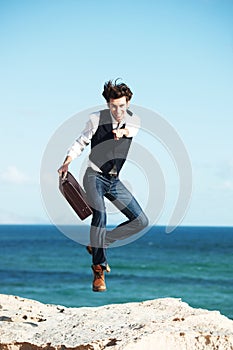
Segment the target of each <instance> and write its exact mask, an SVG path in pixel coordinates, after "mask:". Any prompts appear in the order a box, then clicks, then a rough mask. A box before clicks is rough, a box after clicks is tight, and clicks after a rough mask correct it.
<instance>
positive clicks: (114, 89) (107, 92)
mask: <svg viewBox="0 0 233 350" xmlns="http://www.w3.org/2000/svg"><path fill="white" fill-rule="evenodd" d="M119 79H120V78H118V79H116V80H115V81H114V82H113V81H112V80H109V81H107V82H106V83H105V84H104V91H103V93H102V95H103V97H104V98H105V100H106V101H107V102H109V101H110V98H113V99H117V98H121V97H123V96H125V97H126V101H127V102H128V101H130V99H131V97H132V95H133V93H132V91H131V90H130V88H129V87H128V86H127V85H126V84H124V83H120V84H117V80H119Z"/></svg>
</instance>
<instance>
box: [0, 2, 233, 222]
mask: <svg viewBox="0 0 233 350" xmlns="http://www.w3.org/2000/svg"><path fill="white" fill-rule="evenodd" d="M232 15H233V2H232V1H231V0H190V1H181V0H180V1H179V0H173V1H167V0H165V1H157V0H155V1H148V0H145V1H132V0H131V1H122V0H119V1H117V2H114V1H105V0H103V1H101V2H97V1H94V0H86V1H79V0H67V1H65V0H56V1H55V0H49V1H45V0H40V1H29V0H28V1H24V0H21V1H14V0H0V49H1V55H0V63H1V64H0V93H1V104H0V113H1V129H0V130H1V131H0V135H1V146H2V147H1V166H0V180H1V182H0V187H1V204H0V223H47V222H50V221H49V218H48V215H47V213H46V210H45V208H44V205H43V201H42V198H41V194H40V167H41V160H42V157H43V154H44V151H45V149H46V146H47V144H48V142H49V140H50V138H51V136H52V135H53V134H54V132H55V131H56V129H57V128H58V127H59V126H60V125H61V124H62V123H64V122H65V121H66V120H67V119H68V118H70V117H71V116H72V115H74V114H75V113H77V112H79V111H83V110H85V109H88V108H90V107H91V106H97V105H101V104H103V103H104V100H103V98H102V96H101V93H102V87H103V84H104V82H105V81H106V80H108V79H114V78H117V77H122V79H123V80H124V81H125V82H126V83H128V84H129V85H130V87H131V88H132V90H133V92H134V96H133V100H132V103H134V104H135V105H138V106H143V107H145V108H148V109H151V110H153V111H156V112H158V113H159V114H160V115H162V116H163V117H164V118H165V119H166V120H167V121H168V122H169V123H170V124H171V125H173V127H174V128H175V129H176V131H177V133H178V134H179V135H180V137H181V138H182V140H183V142H184V144H185V146H186V149H187V151H188V153H189V156H190V159H191V163H192V168H193V194H192V200H191V203H190V207H189V211H188V213H187V214H186V216H185V218H184V220H183V222H182V224H184V225H230V226H231V225H232V224H233V216H232V207H233V155H232V149H233V147H232V146H233V145H232V144H233V141H232V130H233V98H232V95H233V21H232ZM141 117H142V116H141ZM77 136H78V135H77ZM72 141H73V140H71V142H72ZM152 151H153V152H155V153H156V151H157V149H156V147H155V148H154V149H153V150H152ZM65 152H66V150H64V155H65ZM61 161H62V159H61ZM78 164H79V163H78V161H77V163H76V166H77V168H78ZM168 172H169V170H168ZM165 173H166V169H165ZM167 177H168V179H167V180H168V182H169V181H170V180H171V178H172V177H173V175H172V176H170V177H169V175H168V176H167ZM174 177H175V175H174ZM139 185H140V184H138V186H139ZM134 186H135V188H136V187H137V183H136V184H134ZM168 188H169V190H168V195H167V202H166V203H165V208H164V213H163V215H161V218H160V220H159V222H158V223H159V224H166V223H167V220H168V215H169V214H168V213H166V211H167V212H169V210H170V209H169V208H171V207H172V205H173V201H174V198H173V197H174V194H175V193H176V191H177V189H176V185H175V182H174V183H173V182H172V181H170V184H168ZM170 195H171V197H172V198H173V199H171V201H170V199H169V197H170Z"/></svg>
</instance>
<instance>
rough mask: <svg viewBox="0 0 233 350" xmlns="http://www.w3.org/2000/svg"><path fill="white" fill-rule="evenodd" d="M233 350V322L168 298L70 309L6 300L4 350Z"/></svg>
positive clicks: (0, 342)
mask: <svg viewBox="0 0 233 350" xmlns="http://www.w3.org/2000/svg"><path fill="white" fill-rule="evenodd" d="M19 349H20V350H37V349H38V350H102V349H109V350H111V349H112V350H121V349H124V350H176V349H177V350H178V349H179V350H183V349H184V350H193V349H195V350H199V349H203V350H204V349H205V350H208V349H216V350H217V349H218V350H225V349H226V350H233V321H232V320H229V319H228V318H227V317H225V316H223V315H221V314H220V313H219V312H218V311H208V310H203V309H194V308H192V307H190V306H189V305H188V304H186V303H184V302H182V301H181V300H179V299H174V298H164V299H156V300H149V301H144V302H139V303H127V304H119V305H118V304H116V305H106V306H100V307H80V308H66V307H64V306H56V305H45V304H42V303H39V302H37V301H34V300H29V299H23V298H20V297H17V296H10V295H0V350H19Z"/></svg>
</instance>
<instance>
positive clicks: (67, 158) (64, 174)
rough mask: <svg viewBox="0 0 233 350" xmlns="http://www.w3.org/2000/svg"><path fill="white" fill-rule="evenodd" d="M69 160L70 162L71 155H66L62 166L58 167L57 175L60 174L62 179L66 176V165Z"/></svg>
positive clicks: (67, 165)
mask: <svg viewBox="0 0 233 350" xmlns="http://www.w3.org/2000/svg"><path fill="white" fill-rule="evenodd" d="M71 162H72V158H71V156H66V158H65V160H64V162H63V164H62V166H61V167H60V168H59V169H58V173H59V176H62V178H63V179H64V178H65V177H66V174H67V171H68V167H69V165H70V163H71Z"/></svg>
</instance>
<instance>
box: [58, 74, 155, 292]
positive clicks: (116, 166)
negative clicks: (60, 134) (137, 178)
mask: <svg viewBox="0 0 233 350" xmlns="http://www.w3.org/2000/svg"><path fill="white" fill-rule="evenodd" d="M117 80H118V79H117ZM117 80H115V82H113V81H111V80H110V81H108V82H106V83H105V85H104V90H103V93H102V95H103V97H104V98H105V100H106V102H107V105H108V109H104V110H101V111H99V112H96V113H93V114H91V115H90V118H89V121H88V122H87V124H86V127H85V129H84V130H83V132H82V133H81V135H80V137H79V138H78V139H77V140H76V141H75V142H74V143H73V145H72V146H71V148H70V149H69V150H68V153H67V157H66V159H65V161H64V163H63V165H62V166H61V167H60V169H59V170H58V171H59V173H60V175H61V174H62V173H66V172H67V171H68V167H69V164H70V163H71V161H72V160H73V159H74V158H76V157H78V156H79V155H80V154H81V152H82V151H83V149H84V148H85V147H86V146H87V145H88V144H89V143H91V153H90V155H89V164H88V168H87V170H86V173H85V175H84V179H83V185H84V189H85V191H86V193H87V198H88V202H89V204H90V206H91V207H92V210H93V216H92V222H91V229H90V246H88V247H87V249H88V251H89V253H90V254H92V270H93V273H94V279H93V288H92V289H93V291H95V292H103V291H105V290H106V285H105V277H104V272H105V271H107V272H109V270H110V268H109V265H108V263H107V257H106V248H107V247H108V246H109V245H110V244H112V243H113V242H115V241H116V240H123V239H126V238H128V237H130V236H131V235H133V234H135V233H137V232H139V231H141V230H142V229H143V228H145V227H146V226H147V225H148V219H147V217H146V215H145V214H144V212H143V211H142V209H141V207H140V205H139V204H138V202H137V201H136V199H135V198H134V197H133V195H132V194H131V193H130V192H129V190H128V189H127V188H126V187H125V186H124V185H123V183H122V182H121V181H120V179H119V173H120V171H121V168H122V166H123V164H124V162H125V160H126V157H127V154H128V151H129V148H130V145H131V142H132V139H133V137H134V136H135V135H136V134H137V132H138V129H139V118H138V117H137V116H136V115H135V114H133V113H132V112H131V111H129V110H128V107H129V104H130V100H131V97H132V95H133V93H132V91H131V90H130V88H129V87H128V86H127V85H126V84H124V83H117ZM104 197H106V198H107V199H109V200H110V201H111V202H112V203H113V204H114V205H115V206H116V207H117V208H118V209H119V210H120V211H121V212H122V213H123V214H124V215H125V216H126V218H127V220H126V221H125V222H123V223H121V224H120V225H118V226H117V227H115V228H114V229H113V230H112V231H107V230H106V208H105V203H104Z"/></svg>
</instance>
